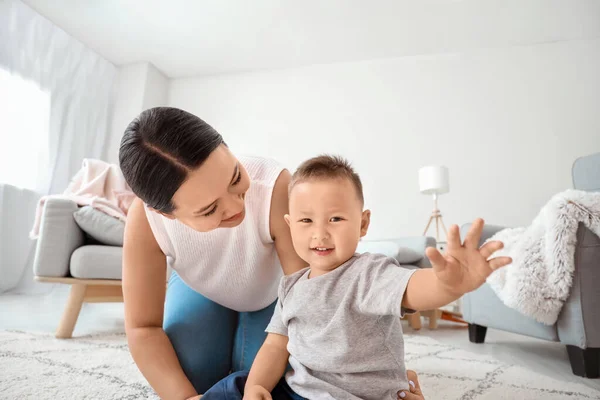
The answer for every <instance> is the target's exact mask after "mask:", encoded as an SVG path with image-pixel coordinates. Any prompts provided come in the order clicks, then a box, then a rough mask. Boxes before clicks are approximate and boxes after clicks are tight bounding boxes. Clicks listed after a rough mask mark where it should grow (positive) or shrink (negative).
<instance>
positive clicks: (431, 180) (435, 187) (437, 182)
mask: <svg viewBox="0 0 600 400" xmlns="http://www.w3.org/2000/svg"><path fill="white" fill-rule="evenodd" d="M419 188H420V190H421V193H423V194H442V193H447V192H449V191H450V177H449V174H448V168H446V167H444V166H443V165H429V166H426V167H422V168H421V169H419Z"/></svg>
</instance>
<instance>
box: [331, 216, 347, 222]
mask: <svg viewBox="0 0 600 400" xmlns="http://www.w3.org/2000/svg"><path fill="white" fill-rule="evenodd" d="M343 220H344V218H342V217H331V219H330V220H329V221H331V222H340V221H343Z"/></svg>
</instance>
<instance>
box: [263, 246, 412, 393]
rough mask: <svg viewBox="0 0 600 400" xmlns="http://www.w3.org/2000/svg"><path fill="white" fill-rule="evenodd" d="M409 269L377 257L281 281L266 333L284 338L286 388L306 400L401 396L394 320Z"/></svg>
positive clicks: (400, 349) (402, 375) (404, 385)
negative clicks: (285, 346) (288, 370)
mask: <svg viewBox="0 0 600 400" xmlns="http://www.w3.org/2000/svg"><path fill="white" fill-rule="evenodd" d="M414 271H415V270H413V269H408V268H405V267H402V266H400V265H399V264H398V262H397V261H396V260H395V259H393V258H390V257H386V256H383V255H380V254H370V253H365V254H362V255H361V254H356V255H355V256H354V257H352V258H351V259H350V260H348V261H347V262H346V263H345V264H343V265H341V266H339V267H338V268H336V269H335V270H333V271H331V272H328V273H327V274H325V275H321V276H318V277H315V278H311V279H308V277H309V272H310V270H309V269H308V268H306V269H303V270H301V271H298V272H296V273H294V274H292V275H289V276H286V277H283V278H282V280H281V284H280V286H279V299H278V301H277V305H276V307H275V312H274V314H273V318H272V319H271V322H270V324H269V326H268V327H267V329H266V331H267V332H270V333H277V334H280V335H284V336H288V338H289V342H288V351H289V353H290V358H289V362H290V365H291V366H292V368H293V369H294V371H293V372H289V373H288V374H287V376H286V380H287V382H288V385H289V386H290V387H291V388H292V389H293V390H294V391H295V392H296V393H298V394H299V395H301V396H303V397H305V398H308V399H367V400H369V399H373V400H382V399H397V398H398V396H397V392H398V391H399V390H401V389H405V390H406V389H408V382H407V380H406V368H405V366H404V340H403V337H402V325H401V323H400V317H401V316H402V315H403V313H404V310H403V309H402V307H401V304H402V297H403V296H404V292H405V290H406V286H407V284H408V280H409V279H410V277H411V275H412V273H413V272H414Z"/></svg>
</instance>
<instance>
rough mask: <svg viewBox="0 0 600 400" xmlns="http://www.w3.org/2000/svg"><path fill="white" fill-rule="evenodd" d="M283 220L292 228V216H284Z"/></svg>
mask: <svg viewBox="0 0 600 400" xmlns="http://www.w3.org/2000/svg"><path fill="white" fill-rule="evenodd" d="M283 219H285V223H286V224H288V226H290V215H289V214H285V215H284V216H283Z"/></svg>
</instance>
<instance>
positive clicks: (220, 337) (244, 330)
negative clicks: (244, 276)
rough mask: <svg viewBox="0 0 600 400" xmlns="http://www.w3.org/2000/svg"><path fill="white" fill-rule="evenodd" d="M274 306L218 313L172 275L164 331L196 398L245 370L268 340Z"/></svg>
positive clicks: (220, 309) (216, 307)
mask: <svg viewBox="0 0 600 400" xmlns="http://www.w3.org/2000/svg"><path fill="white" fill-rule="evenodd" d="M275 303H276V302H273V304H271V305H270V306H268V307H266V308H265V309H263V310H259V311H254V312H237V311H233V310H230V309H228V308H226V307H223V306H221V305H219V304H217V303H215V302H213V301H211V300H209V299H207V298H206V297H204V296H202V295H201V294H200V293H198V292H196V291H195V290H193V289H191V288H190V287H189V286H187V285H186V284H185V283H184V282H183V281H182V280H181V278H180V277H179V275H177V274H176V273H175V272H173V273H172V274H171V278H170V279H169V285H168V289H167V294H166V299H165V314H164V323H163V329H164V330H165V333H166V334H167V336H168V337H169V340H170V341H171V344H172V345H173V348H174V349H175V353H176V354H177V358H178V359H179V363H180V364H181V367H182V368H183V371H184V372H185V374H186V376H187V377H188V379H189V380H190V382H191V383H192V385H194V387H195V388H196V391H197V392H198V393H204V392H206V391H207V390H208V389H209V388H210V387H212V386H213V385H215V384H216V383H217V382H219V381H220V380H221V379H223V378H224V377H226V376H227V375H229V374H230V373H231V372H236V371H244V370H250V367H251V366H252V362H253V361H254V358H255V357H256V353H258V350H259V349H260V347H261V346H262V344H263V342H264V340H265V338H266V337H267V334H266V332H265V328H266V327H267V325H268V324H269V321H270V320H271V316H272V315H273V310H274V309H275Z"/></svg>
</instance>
